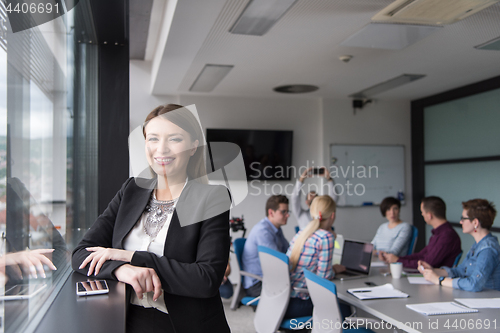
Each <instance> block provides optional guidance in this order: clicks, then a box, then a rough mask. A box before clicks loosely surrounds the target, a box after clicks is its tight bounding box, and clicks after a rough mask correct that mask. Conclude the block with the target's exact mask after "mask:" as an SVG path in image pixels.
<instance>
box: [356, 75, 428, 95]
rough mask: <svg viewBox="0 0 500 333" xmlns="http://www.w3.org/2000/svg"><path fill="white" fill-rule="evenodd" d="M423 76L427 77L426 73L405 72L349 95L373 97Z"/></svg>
mask: <svg viewBox="0 0 500 333" xmlns="http://www.w3.org/2000/svg"><path fill="white" fill-rule="evenodd" d="M423 77H425V75H420V74H403V75H400V76H398V77H395V78H393V79H390V80H387V81H384V82H382V83H378V84H376V85H374V86H371V87H369V88H366V89H363V90H361V91H360V92H357V93H355V94H352V95H349V97H352V98H357V99H363V98H369V97H372V96H373V95H377V94H380V93H383V92H385V91H387V90H391V89H394V88H396V87H399V86H401V85H403V84H406V83H410V82H413V81H415V80H419V79H421V78H423Z"/></svg>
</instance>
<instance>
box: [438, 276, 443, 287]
mask: <svg viewBox="0 0 500 333" xmlns="http://www.w3.org/2000/svg"><path fill="white" fill-rule="evenodd" d="M443 280H444V276H440V277H439V285H440V286H442V285H443Z"/></svg>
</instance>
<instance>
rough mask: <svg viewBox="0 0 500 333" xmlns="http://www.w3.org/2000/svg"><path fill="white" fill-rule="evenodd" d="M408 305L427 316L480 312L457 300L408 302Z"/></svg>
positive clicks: (409, 307)
mask: <svg viewBox="0 0 500 333" xmlns="http://www.w3.org/2000/svg"><path fill="white" fill-rule="evenodd" d="M406 307H407V308H408V309H411V310H413V311H417V312H419V313H422V314H424V315H426V316H434V315H442V314H456V313H473V312H479V311H478V310H477V309H470V308H468V307H466V306H463V305H460V304H458V303H455V302H435V303H421V304H406Z"/></svg>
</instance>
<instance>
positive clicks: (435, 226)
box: [380, 196, 462, 268]
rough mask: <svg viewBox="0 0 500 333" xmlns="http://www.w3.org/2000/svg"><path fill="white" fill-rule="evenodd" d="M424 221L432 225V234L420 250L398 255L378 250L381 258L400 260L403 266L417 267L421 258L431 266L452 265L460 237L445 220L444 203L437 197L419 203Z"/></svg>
mask: <svg viewBox="0 0 500 333" xmlns="http://www.w3.org/2000/svg"><path fill="white" fill-rule="evenodd" d="M420 210H421V211H422V216H423V218H424V220H425V223H427V224H428V225H430V226H431V227H432V236H431V238H430V239H429V243H428V244H427V246H426V247H424V248H423V249H422V251H420V252H418V253H413V254H410V255H408V256H403V257H399V256H397V255H395V254H391V253H386V252H384V251H380V253H381V258H382V259H383V260H384V261H386V262H387V263H392V262H401V263H403V266H404V267H405V268H417V266H418V261H419V260H422V261H425V262H427V263H429V265H431V266H432V267H436V266H437V267H440V266H452V265H453V262H454V261H455V258H456V257H457V256H458V254H459V253H460V252H461V251H462V250H461V243H460V237H458V234H457V232H456V231H455V230H454V229H453V227H452V226H451V224H450V223H449V222H448V221H446V204H445V203H444V201H443V199H441V198H439V197H433V196H432V197H426V198H424V199H423V200H422V203H421V204H420Z"/></svg>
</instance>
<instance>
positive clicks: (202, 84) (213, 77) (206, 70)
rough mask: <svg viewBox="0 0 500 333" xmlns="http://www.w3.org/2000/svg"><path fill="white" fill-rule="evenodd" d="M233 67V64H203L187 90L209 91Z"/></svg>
mask: <svg viewBox="0 0 500 333" xmlns="http://www.w3.org/2000/svg"><path fill="white" fill-rule="evenodd" d="M233 67H234V66H233V65H210V64H207V65H205V67H203V69H202V70H201V72H200V74H199V75H198V77H197V78H196V80H195V81H194V83H193V85H192V86H191V88H189V91H194V92H211V91H212V90H214V88H215V87H216V86H217V85H218V84H219V83H220V82H221V81H222V79H224V77H225V76H226V75H227V74H228V73H229V71H231V69H233Z"/></svg>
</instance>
